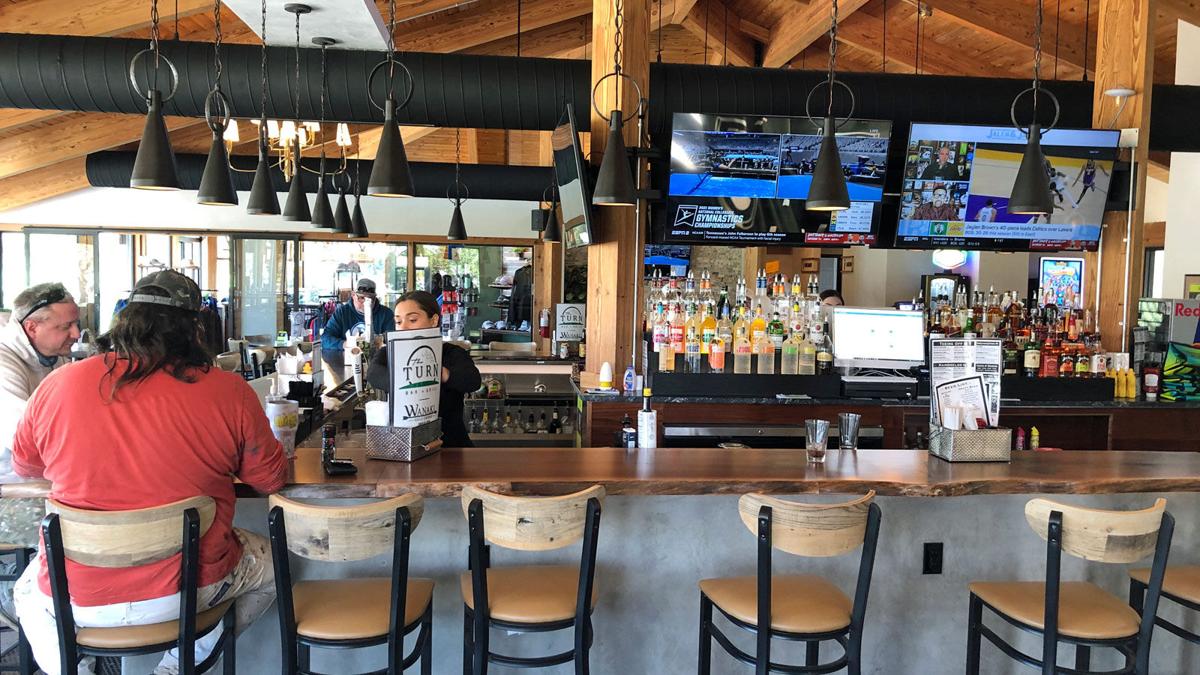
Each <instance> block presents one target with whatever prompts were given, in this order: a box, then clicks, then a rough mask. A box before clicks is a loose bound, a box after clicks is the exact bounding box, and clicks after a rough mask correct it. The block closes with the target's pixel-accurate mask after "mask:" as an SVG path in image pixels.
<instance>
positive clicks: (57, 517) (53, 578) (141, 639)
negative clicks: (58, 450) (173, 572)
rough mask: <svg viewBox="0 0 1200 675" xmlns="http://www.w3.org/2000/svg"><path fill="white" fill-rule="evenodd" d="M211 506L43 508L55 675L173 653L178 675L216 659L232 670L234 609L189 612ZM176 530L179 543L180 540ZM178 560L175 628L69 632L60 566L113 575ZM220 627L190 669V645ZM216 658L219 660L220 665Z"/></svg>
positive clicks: (203, 502)
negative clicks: (208, 650)
mask: <svg viewBox="0 0 1200 675" xmlns="http://www.w3.org/2000/svg"><path fill="white" fill-rule="evenodd" d="M216 509H217V507H216V503H215V502H213V500H212V498H211V497H191V498H188V499H184V500H181V501H177V502H174V503H171V504H166V505H164V506H156V507H153V508H148V509H136V510H132V511H86V510H83V509H76V508H72V507H69V506H66V505H63V504H59V503H58V502H55V501H53V500H47V502H46V512H47V515H46V518H45V519H44V520H43V521H42V541H43V543H44V555H45V558H46V567H47V570H48V572H49V576H50V591H51V600H52V602H53V605H54V616H55V620H56V623H57V625H58V650H59V663H60V668H61V670H62V672H64V673H73V672H75V669H76V664H77V663H78V661H79V658H80V657H81V656H87V655H90V656H95V657H96V660H97V666H98V668H97V670H98V671H99V672H102V670H101V666H102V662H103V661H105V660H112V659H119V658H120V657H124V656H136V655H140V654H154V653H156V652H162V651H166V650H168V649H171V648H172V647H176V648H178V649H179V672H180V673H183V674H184V675H192V673H203V672H207V671H208V670H209V669H211V668H212V667H213V666H214V665H215V664H216V662H217V660H218V659H221V660H222V662H223V665H224V673H225V674H226V675H232V674H233V673H234V670H235V667H236V654H235V651H234V645H235V643H236V642H237V640H236V637H235V635H234V627H235V625H234V602H233V601H232V600H229V601H226V602H222V603H221V604H219V605H217V606H215V607H213V608H211V609H207V610H205V611H203V612H200V613H197V612H196V609H197V607H196V583H197V578H198V577H199V574H200V537H201V535H202V534H203V533H204V532H207V531H208V528H209V526H210V525H212V521H213V516H214V514H215V513H216ZM181 524H182V537H181V538H178V535H177V534H176V533H178V532H180V530H179V529H177V528H179V527H180V525H181ZM177 553H178V554H181V555H180V575H179V578H180V582H179V591H180V592H179V616H180V617H181V619H180V620H177V621H164V622H162V623H154V624H147V625H144V626H120V627H116V628H78V629H77V628H76V626H75V618H74V615H73V614H72V611H71V595H70V589H69V587H68V579H67V569H66V561H67V560H70V561H72V562H75V563H78V564H81V565H88V566H90V567H102V568H109V569H117V568H124V567H136V566H138V565H145V564H148V563H152V562H156V561H159V560H164V559H166V558H170V557H171V556H173V555H175V554H177ZM218 625H221V626H223V628H224V633H223V635H222V636H221V639H220V641H218V643H217V647H216V649H214V650H213V653H212V654H210V655H209V656H208V658H207V659H205V660H204V661H202V662H201V663H199V664H197V663H195V658H196V653H195V643H196V638H197V637H203V636H204V635H207V634H208V633H209V632H211V631H212V630H213V629H215V628H216V627H217V626H218ZM222 657H223V658H222Z"/></svg>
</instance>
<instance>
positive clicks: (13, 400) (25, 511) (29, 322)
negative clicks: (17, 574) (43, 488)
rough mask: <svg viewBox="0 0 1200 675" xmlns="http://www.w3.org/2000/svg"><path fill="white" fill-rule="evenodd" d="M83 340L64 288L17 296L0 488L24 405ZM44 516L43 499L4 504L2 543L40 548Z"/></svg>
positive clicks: (0, 386) (0, 394)
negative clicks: (38, 533) (40, 533)
mask: <svg viewBox="0 0 1200 675" xmlns="http://www.w3.org/2000/svg"><path fill="white" fill-rule="evenodd" d="M77 339H79V307H78V306H76V305H75V299H74V298H72V297H71V294H70V293H68V292H67V289H66V288H64V287H63V285H62V284H38V285H37V286H33V287H31V288H29V289H26V290H25V291H23V292H21V293H20V294H19V295H17V297H16V299H15V300H13V313H12V316H11V317H10V318H9V321H8V323H7V324H6V325H5V326H3V327H0V482H19V481H21V480H23V479H21V478H18V477H17V476H15V475H14V474H13V473H12V466H11V463H12V439H13V432H14V431H15V430H16V428H17V422H19V421H20V420H21V415H22V414H23V413H24V412H25V405H26V404H27V403H28V401H29V397H30V396H32V395H33V391H34V390H35V389H37V387H38V385H39V384H41V383H42V380H44V379H46V376H47V375H49V374H50V371H52V370H54V369H55V368H57V367H58V366H60V365H62V364H63V363H65V362H66V359H64V358H63V357H66V356H69V355H70V354H71V345H72V344H73V343H74V342H75V341H76V340H77ZM44 514H45V506H44V505H43V501H42V500H40V499H0V542H3V543H6V544H24V545H28V546H29V547H31V548H36V547H37V529H38V524H39V521H40V520H41V518H42V516H43V515H44ZM13 616H14V614H13V612H12V586H11V584H10V583H9V582H5V583H4V584H3V587H2V588H0V621H6V622H9V623H10V625H11V624H12V623H15V622H14V621H12V617H13Z"/></svg>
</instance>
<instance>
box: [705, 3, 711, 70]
mask: <svg viewBox="0 0 1200 675" xmlns="http://www.w3.org/2000/svg"><path fill="white" fill-rule="evenodd" d="M711 4H712V3H711V2H710V1H709V0H704V64H705V65H708V10H709V7H710V6H711Z"/></svg>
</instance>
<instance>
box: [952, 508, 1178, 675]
mask: <svg viewBox="0 0 1200 675" xmlns="http://www.w3.org/2000/svg"><path fill="white" fill-rule="evenodd" d="M1025 519H1026V520H1027V521H1028V522H1029V526H1030V527H1031V528H1033V530H1034V531H1035V532H1037V533H1038V535H1039V536H1040V537H1042V538H1043V539H1045V540H1046V580H1045V582H1041V581H1009V582H980V581H977V582H974V583H972V584H971V585H970V591H971V602H970V618H969V622H968V625H967V673H968V675H978V673H979V647H980V642H981V641H980V636H983V637H986V638H987V639H988V640H989V641H990V642H991V643H992V644H994V645H996V646H997V647H999V648H1000V651H1002V652H1004V653H1005V654H1006V655H1007V656H1008V657H1009V658H1012V659H1015V660H1017V661H1020V662H1022V663H1025V664H1027V665H1031V666H1034V667H1035V668H1040V669H1041V670H1042V672H1043V673H1044V674H1045V675H1054V673H1057V672H1059V670H1060V668H1059V666H1058V665H1057V663H1056V661H1057V657H1058V644H1059V642H1063V643H1067V644H1072V645H1075V668H1074V670H1071V671H1070V672H1071V673H1073V674H1075V675H1085V674H1088V673H1093V672H1094V671H1091V670H1090V666H1091V650H1092V648H1093V647H1105V648H1111V649H1116V650H1117V651H1119V652H1120V653H1121V654H1123V655H1124V656H1125V665H1124V667H1123V668H1122V669H1121V670H1119V671H1105V672H1107V673H1114V672H1115V673H1137V674H1138V675H1149V672H1150V670H1149V662H1150V636H1151V632H1152V631H1153V629H1154V615H1155V612H1156V611H1157V609H1158V598H1159V594H1160V592H1161V590H1162V583H1163V572H1164V570H1165V569H1166V566H1167V552H1168V551H1169V550H1170V548H1171V534H1172V533H1173V532H1174V529H1175V519H1174V518H1173V517H1171V514H1170V513H1167V511H1166V500H1163V499H1159V500H1157V501H1156V502H1155V503H1154V506H1152V507H1150V508H1148V509H1143V510H1141V511H1106V510H1101V509H1089V508H1084V507H1081V506H1072V505H1069V504H1060V503H1058V502H1053V501H1050V500H1048V499H1040V498H1039V499H1033V500H1030V501H1029V502H1028V503H1027V504H1026V505H1025ZM1063 551H1066V552H1067V553H1068V554H1070V555H1073V556H1075V557H1077V558H1083V559H1084V560H1090V561H1093V562H1104V563H1125V564H1127V563H1132V562H1136V561H1138V560H1141V559H1143V558H1145V557H1146V556H1148V555H1150V554H1154V563H1153V566H1152V567H1151V571H1150V576H1149V583H1148V585H1147V589H1148V592H1147V593H1146V594H1145V598H1144V606H1145V611H1144V612H1141V613H1139V612H1138V611H1137V610H1136V609H1134V608H1132V607H1130V606H1129V605H1127V604H1126V603H1125V602H1123V601H1122V600H1121V599H1120V598H1118V597H1116V596H1115V595H1113V594H1111V593H1109V592H1108V591H1106V590H1104V589H1102V588H1100V587H1099V586H1096V585H1095V584H1091V583H1087V582H1083V581H1061V580H1060V576H1059V575H1060V561H1061V558H1062V552H1063ZM984 607H987V608H988V609H990V610H992V611H993V612H995V613H996V614H997V615H998V616H999V617H1000V618H1001V619H1004V620H1005V621H1006V622H1008V623H1010V624H1012V625H1013V626H1016V627H1017V628H1020V629H1022V630H1025V631H1028V632H1030V633H1033V634H1035V635H1041V636H1042V658H1041V659H1040V660H1039V659H1036V658H1034V657H1032V656H1029V655H1028V654H1025V653H1024V652H1022V651H1020V650H1018V649H1017V648H1016V647H1013V646H1012V645H1010V644H1008V643H1007V642H1005V641H1004V640H1003V639H1001V638H1000V636H999V635H997V634H996V633H995V632H993V631H992V630H991V629H989V628H988V627H987V626H985V625H983V608H984Z"/></svg>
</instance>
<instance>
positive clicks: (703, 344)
mask: <svg viewBox="0 0 1200 675" xmlns="http://www.w3.org/2000/svg"><path fill="white" fill-rule="evenodd" d="M704 308H705V309H704V318H703V320H701V321H700V353H701V354H707V353H708V352H709V349H710V348H711V345H712V341H713V340H715V339H717V317H716V308H715V307H714V306H713V305H712V304H711V303H710V304H706V305H704Z"/></svg>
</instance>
